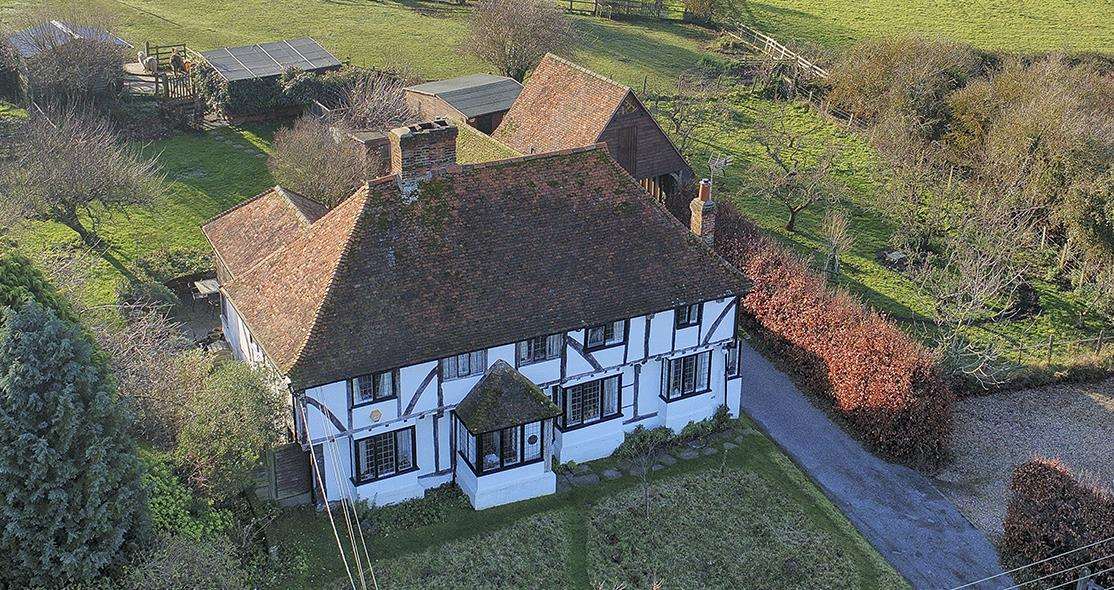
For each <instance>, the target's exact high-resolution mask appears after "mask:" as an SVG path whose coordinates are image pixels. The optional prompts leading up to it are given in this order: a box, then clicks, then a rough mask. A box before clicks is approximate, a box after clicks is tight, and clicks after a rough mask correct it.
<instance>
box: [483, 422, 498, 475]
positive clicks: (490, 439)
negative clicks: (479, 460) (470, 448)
mask: <svg viewBox="0 0 1114 590" xmlns="http://www.w3.org/2000/svg"><path fill="white" fill-rule="evenodd" d="M480 453H481V454H482V455H483V470H484V471H489V470H494V469H499V433H498V432H486V433H484V434H483V435H482V436H481V437H480Z"/></svg>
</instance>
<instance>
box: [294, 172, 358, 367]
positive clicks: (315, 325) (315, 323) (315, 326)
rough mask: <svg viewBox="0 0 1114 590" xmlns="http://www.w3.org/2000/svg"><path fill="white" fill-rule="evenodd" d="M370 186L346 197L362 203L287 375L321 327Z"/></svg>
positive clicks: (349, 250)
mask: <svg viewBox="0 0 1114 590" xmlns="http://www.w3.org/2000/svg"><path fill="white" fill-rule="evenodd" d="M370 185H371V183H365V184H364V186H363V187H362V188H360V189H359V190H357V191H356V192H355V193H354V194H353V195H352V196H350V197H348V199H353V198H359V197H360V196H363V198H364V202H363V203H362V204H360V210H359V212H358V213H357V214H356V219H355V220H353V221H352V227H351V228H349V229H348V232H347V235H346V236H345V240H344V248H343V249H342V250H341V251H340V256H338V257H337V262H336V264H335V265H334V266H333V269H332V271H331V272H330V273H329V284H327V285H325V292H324V293H322V294H321V299H320V300H319V301H318V302H317V306H316V308H315V309H314V310H313V319H312V320H310V327H309V329H308V330H306V335H305V337H304V338H302V341H301V342H299V343H298V344H297V346H296V347H295V350H296V352H295V353H294V358H292V359H291V360H290V365H289V367H287V369H286V370H287V372H288V373H293V372H294V368H295V367H297V366H298V363H299V362H301V360H302V355H303V354H304V353H305V351H306V345H308V344H309V342H310V339H311V338H312V337H313V335H314V334H315V333H316V332H318V331H319V326H320V325H321V322H320V320H321V310H322V309H324V308H325V302H327V301H329V296H330V295H331V294H332V293H333V286H334V285H335V284H336V280H337V274H339V271H340V268H341V266H342V265H344V263H345V261H346V260H347V259H348V255H349V253H350V252H351V251H352V242H353V240H352V235H353V234H354V233H355V231H356V228H357V227H359V226H360V221H361V220H362V219H363V217H364V216H365V215H367V211H368V204H369V203H371V186H370ZM348 199H346V200H348ZM338 206H339V205H338Z"/></svg>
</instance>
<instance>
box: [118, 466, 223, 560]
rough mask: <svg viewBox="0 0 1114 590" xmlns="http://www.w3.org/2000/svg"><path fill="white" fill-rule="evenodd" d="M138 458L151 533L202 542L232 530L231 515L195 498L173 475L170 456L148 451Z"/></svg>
mask: <svg viewBox="0 0 1114 590" xmlns="http://www.w3.org/2000/svg"><path fill="white" fill-rule="evenodd" d="M139 458H140V460H141V461H142V462H143V466H144V473H143V478H142V481H143V487H144V488H145V489H146V490H147V501H148V506H149V508H150V511H151V528H152V530H153V532H154V533H156V534H158V535H170V536H175V537H186V538H189V539H193V540H201V539H206V538H212V537H217V536H220V535H223V534H225V533H227V532H228V531H229V530H230V529H231V527H232V513H231V512H230V511H228V510H219V509H216V508H213V505H212V503H211V502H209V501H206V500H203V499H201V498H198V497H196V496H194V494H193V492H192V491H191V490H190V489H189V488H188V487H187V486H186V485H185V484H184V483H183V482H182V480H181V479H180V478H179V477H178V476H177V475H176V474H175V473H174V469H173V463H172V459H171V457H170V456H169V455H167V454H164V453H159V452H152V451H148V452H140V454H139Z"/></svg>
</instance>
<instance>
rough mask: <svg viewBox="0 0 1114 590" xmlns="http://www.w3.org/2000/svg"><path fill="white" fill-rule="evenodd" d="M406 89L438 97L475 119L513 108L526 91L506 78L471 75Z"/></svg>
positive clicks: (489, 75)
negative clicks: (519, 95)
mask: <svg viewBox="0 0 1114 590" xmlns="http://www.w3.org/2000/svg"><path fill="white" fill-rule="evenodd" d="M406 90H407V91H409V92H417V93H419V94H428V95H431V96H436V97H438V98H440V99H441V100H443V101H445V102H447V103H449V105H451V106H452V107H453V108H454V109H456V110H458V111H460V113H461V114H463V115H464V116H465V117H468V118H472V117H479V116H482V115H487V114H490V113H497V112H500V111H505V110H507V109H509V108H511V105H512V104H514V101H515V99H516V98H518V93H519V92H522V84H519V83H518V82H517V81H515V80H513V79H511V78H507V77H504V76H494V75H491V74H471V75H469V76H460V77H458V78H449V79H447V80H436V81H433V82H426V83H424V84H417V85H415V86H410V87H408V88H407V89H406Z"/></svg>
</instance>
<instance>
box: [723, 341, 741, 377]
mask: <svg viewBox="0 0 1114 590" xmlns="http://www.w3.org/2000/svg"><path fill="white" fill-rule="evenodd" d="M725 374H726V375H727V376H728V377H738V376H739V343H738V342H732V343H731V344H728V345H727V362H726V367H725Z"/></svg>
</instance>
